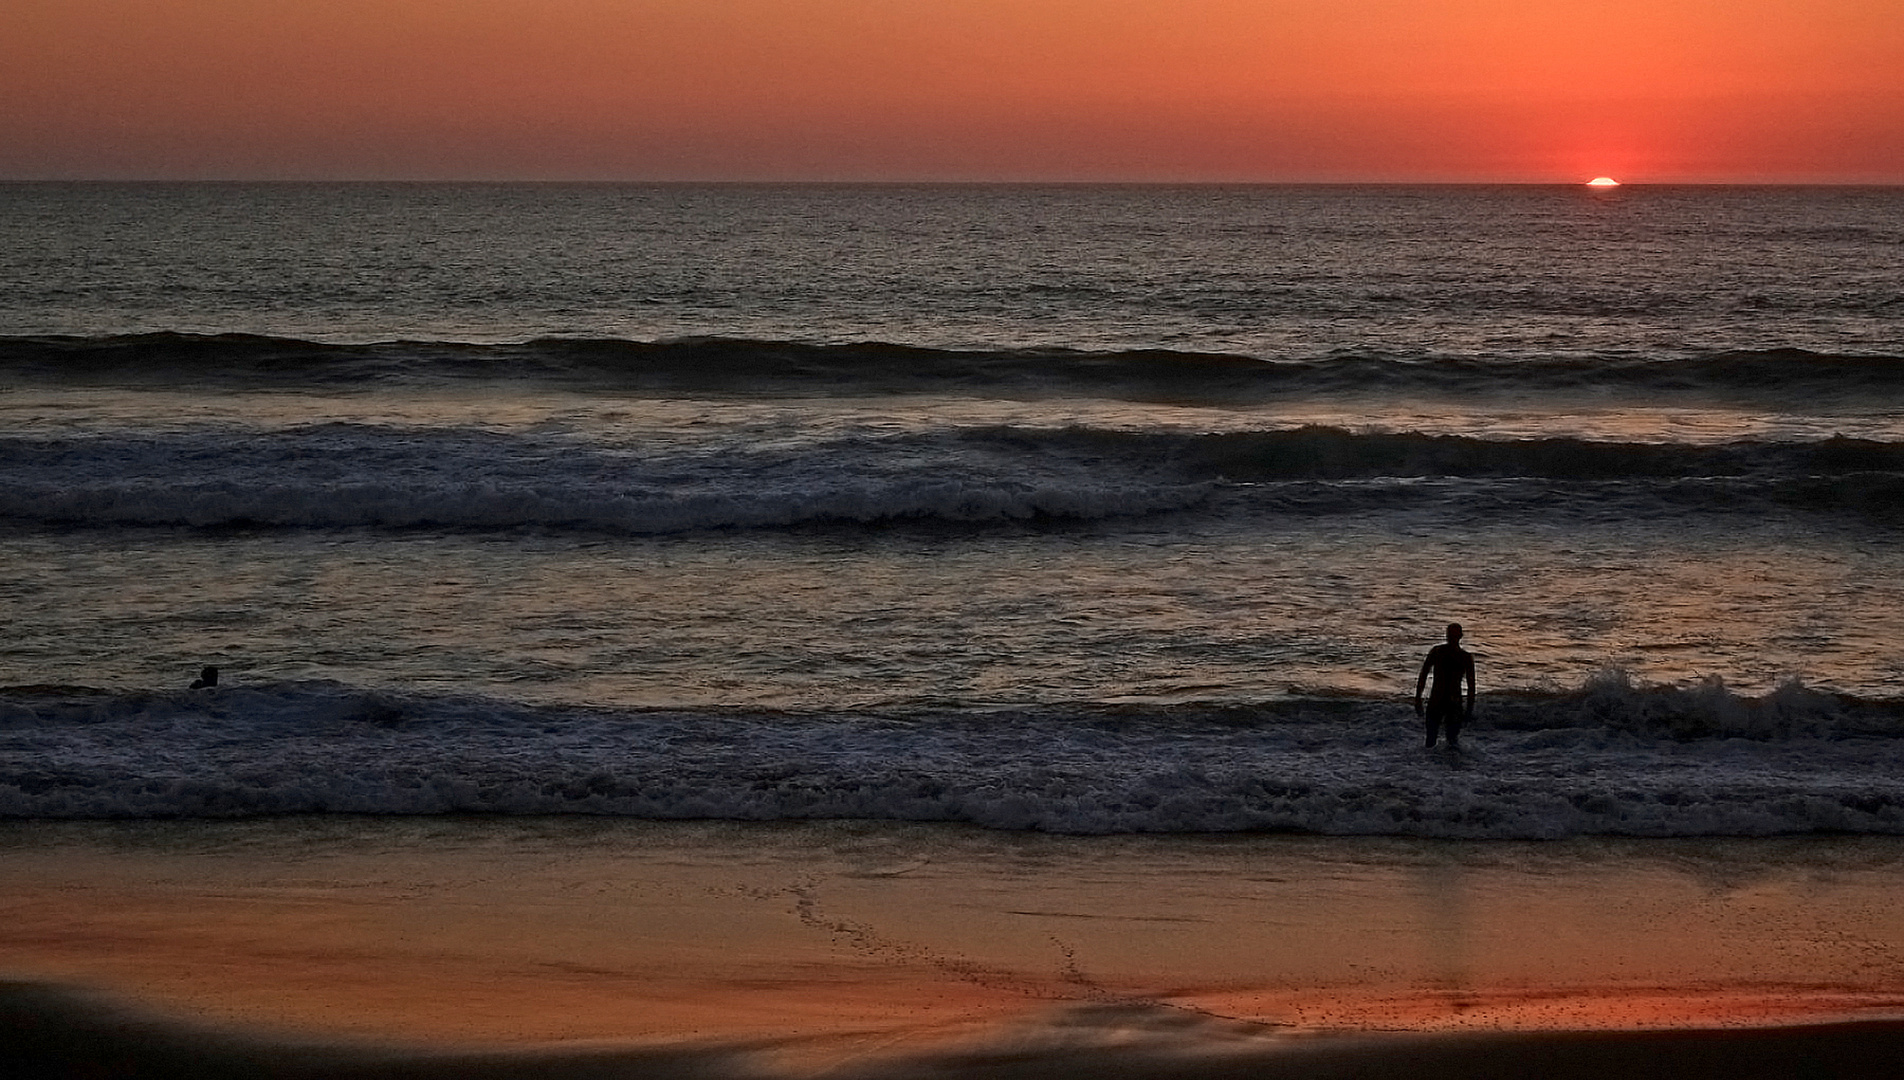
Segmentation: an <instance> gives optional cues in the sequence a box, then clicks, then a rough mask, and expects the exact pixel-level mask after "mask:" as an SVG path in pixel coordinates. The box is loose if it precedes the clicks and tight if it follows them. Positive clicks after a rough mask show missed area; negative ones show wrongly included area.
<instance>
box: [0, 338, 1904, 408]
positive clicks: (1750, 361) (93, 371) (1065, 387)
mask: <svg viewBox="0 0 1904 1080" xmlns="http://www.w3.org/2000/svg"><path fill="white" fill-rule="evenodd" d="M0 375H3V376H4V377H6V378H9V379H15V380H21V379H31V380H54V381H81V382H85V381H104V382H114V383H127V382H130V383H140V382H160V383H165V382H174V381H181V380H185V381H191V382H195V383H198V384H205V383H216V382H230V383H235V384H260V383H262V384H297V385H316V386H323V385H362V384H364V383H366V382H373V383H374V382H385V383H387V382H394V381H404V380H446V379H447V380H475V381H489V380H499V381H537V380H544V381H553V382H558V383H562V384H566V385H572V386H576V387H596V388H601V389H607V390H613V391H615V392H620V393H642V394H681V393H702V394H739V395H746V394H756V393H776V394H777V393H785V392H789V391H798V392H802V393H807V394H839V395H864V394H888V393H940V394H955V395H972V396H1004V397H1011V396H1025V395H1031V396H1037V395H1045V394H1079V395H1089V396H1101V397H1112V398H1127V399H1131V400H1158V401H1183V402H1199V401H1201V402H1211V403H1222V402H1231V403H1243V402H1264V401H1273V400H1277V399H1280V398H1284V397H1290V396H1303V395H1316V394H1331V393H1396V394H1403V393H1406V394H1450V395H1470V394H1475V393H1511V394H1526V393H1530V392H1549V393H1564V392H1616V393H1632V394H1662V393H1663V394H1697V395H1718V396H1731V397H1743V398H1748V399H1765V398H1773V399H1775V398H1777V397H1778V396H1779V395H1782V394H1790V393H1804V394H1806V395H1808V396H1810V397H1812V398H1814V399H1815V398H1817V397H1818V396H1819V395H1826V396H1835V395H1844V396H1850V397H1871V396H1875V397H1879V398H1892V397H1897V396H1900V395H1904V357H1900V356H1896V355H1835V354H1829V353H1817V352H1811V351H1807V350H1804V349H1793V348H1782V349H1764V350H1747V351H1724V352H1710V351H1707V352H1701V351H1700V350H1698V349H1697V347H1695V346H1687V347H1685V348H1682V349H1678V350H1674V351H1672V352H1670V353H1664V354H1659V355H1649V356H1637V355H1620V356H1587V357H1581V356H1503V357H1498V358H1473V357H1435V356H1432V355H1426V356H1383V355H1379V354H1369V353H1357V352H1346V353H1331V354H1328V355H1318V356H1304V357H1263V358H1259V357H1249V356H1237V355H1226V354H1216V353H1197V352H1177V351H1171V350H1165V349H1145V350H1133V351H1121V352H1119V351H1109V352H1106V351H1087V350H1073V349H1026V350H1004V351H958V350H945V349H931V348H922V347H916V346H907V345H898V344H885V343H879V342H861V343H852V344H815V343H806V342H794V341H755V340H747V339H737V338H690V339H679V340H667V341H653V342H643V341H625V340H616V339H605V340H594V339H569V338H541V339H537V340H533V341H528V342H523V343H519V344H505V345H484V344H471V343H463V342H430V341H394V342H381V343H374V344H329V343H321V342H314V341H304V340H299V339H295V338H277V337H266V336H258V335H248V334H215V335H197V334H178V333H152V334H134V335H115V336H107V337H61V336H40V337H18V336H16V337H0Z"/></svg>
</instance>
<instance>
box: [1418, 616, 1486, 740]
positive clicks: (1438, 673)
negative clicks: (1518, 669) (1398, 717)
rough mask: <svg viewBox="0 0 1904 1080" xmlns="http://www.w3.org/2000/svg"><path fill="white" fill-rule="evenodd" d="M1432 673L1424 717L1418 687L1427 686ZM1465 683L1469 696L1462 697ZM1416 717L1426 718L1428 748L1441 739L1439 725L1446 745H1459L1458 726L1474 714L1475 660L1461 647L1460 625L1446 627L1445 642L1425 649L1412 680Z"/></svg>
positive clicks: (1459, 729) (1459, 731) (1459, 732)
mask: <svg viewBox="0 0 1904 1080" xmlns="http://www.w3.org/2000/svg"><path fill="white" fill-rule="evenodd" d="M1430 672H1433V673H1434V676H1435V686H1434V689H1433V690H1430V691H1429V692H1428V710H1427V712H1426V713H1425V714H1424V713H1423V711H1422V707H1421V688H1422V687H1423V686H1424V685H1426V684H1427V682H1428V675H1429V673H1430ZM1463 683H1466V684H1467V687H1468V696H1467V699H1466V700H1465V701H1463V700H1462V697H1461V684H1463ZM1415 715H1416V716H1425V717H1426V719H1427V722H1428V745H1429V746H1433V745H1435V739H1436V738H1437V737H1439V736H1440V734H1441V728H1442V725H1444V724H1445V725H1447V728H1448V745H1449V746H1458V745H1460V738H1461V724H1462V722H1463V721H1465V720H1467V719H1468V718H1470V717H1472V716H1473V715H1474V657H1473V656H1472V655H1470V654H1469V652H1468V650H1466V649H1464V648H1462V647H1461V624H1460V623H1449V624H1448V640H1446V641H1444V642H1442V643H1441V644H1439V645H1437V646H1435V647H1434V648H1432V649H1429V650H1428V658H1427V659H1426V660H1423V661H1422V662H1421V674H1420V675H1419V676H1417V677H1416V678H1415Z"/></svg>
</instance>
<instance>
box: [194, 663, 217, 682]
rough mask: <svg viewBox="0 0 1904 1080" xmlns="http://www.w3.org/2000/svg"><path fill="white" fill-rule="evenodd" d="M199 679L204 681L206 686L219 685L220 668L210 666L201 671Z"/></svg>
mask: <svg viewBox="0 0 1904 1080" xmlns="http://www.w3.org/2000/svg"><path fill="white" fill-rule="evenodd" d="M198 681H199V682H202V683H204V684H205V685H206V686H217V685H218V669H217V668H215V667H208V668H206V669H205V670H203V671H201V672H199V673H198Z"/></svg>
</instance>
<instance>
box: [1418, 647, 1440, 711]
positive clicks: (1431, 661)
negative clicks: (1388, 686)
mask: <svg viewBox="0 0 1904 1080" xmlns="http://www.w3.org/2000/svg"><path fill="white" fill-rule="evenodd" d="M1434 666H1435V652H1434V650H1433V649H1430V650H1428V658H1427V659H1426V660H1423V661H1422V662H1421V674H1420V675H1417V676H1415V715H1416V716H1420V715H1421V688H1422V687H1424V686H1427V685H1428V670H1429V669H1430V668H1432V667H1434Z"/></svg>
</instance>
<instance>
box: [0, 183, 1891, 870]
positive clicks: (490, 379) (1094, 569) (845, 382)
mask: <svg viewBox="0 0 1904 1080" xmlns="http://www.w3.org/2000/svg"><path fill="white" fill-rule="evenodd" d="M1901 494H1904V189H1897V188H1738V187H1712V188H1704V187H1646V186H1629V187H1623V188H1618V189H1613V190H1607V191H1601V190H1587V189H1584V188H1579V187H1572V186H1554V187H1541V186H1513V187H1489V186H1435V187H1409V186H1372V187H1354V186H1322V187H1281V186H1263V187H1256V186H1234V187H1231V186H1185V187H1169V186H1129V187H1126V186H1050V187H1041V186H983V185H973V186H876V185H875V186H852V185H842V186H833V185H785V186H772V185H768V186H754V185H614V184H603V185H562V184H528V185H509V184H495V185H446V184H438V185H427V184H426V185H402V184H336V185H318V184H262V185H251V184H128V185H116V184H6V185H0V560H3V563H4V566H5V568H6V569H5V574H4V578H3V579H0V612H4V621H5V625H6V627H7V634H6V637H5V639H4V642H3V643H0V684H4V687H5V688H4V690H0V816H4V817H6V818H12V819H22V820H45V819H101V818H104V819H147V818H164V819H210V818H218V819H222V818H246V817H264V816H276V815H370V816H388V815H405V816H413V815H467V814H488V815H549V814H563V815H567V814H578V815H598V816H606V817H621V818H637V819H716V820H733V821H747V822H798V821H812V820H823V819H825V820H833V819H859V820H865V821H874V822H878V821H891V822H949V823H963V824H967V825H977V826H981V827H984V828H988V829H995V830H1009V831H1040V832H1051V833H1075V834H1124V833H1173V834H1184V833H1260V832H1293V833H1314V834H1329V835H1383V836H1408V837H1423V838H1444V839H1554V838H1566V837H1581V836H1608V835H1611V836H1636V837H1681V838H1687V837H1733V836H1765V835H1777V834H1814V833H1851V834H1860V833H1862V834H1899V833H1904V767H1901V766H1904V533H1901V532H1900V526H1904V501H1901V500H1900V495H1901ZM1451 621H1455V622H1460V623H1461V624H1463V626H1464V627H1465V628H1466V633H1467V638H1466V644H1467V645H1468V646H1469V647H1470V648H1471V650H1472V651H1473V652H1474V654H1475V656H1476V660H1477V665H1478V683H1479V690H1480V697H1479V703H1478V706H1477V709H1476V715H1475V718H1474V720H1473V722H1472V723H1471V724H1470V725H1469V727H1468V729H1467V731H1466V732H1465V733H1464V739H1463V745H1462V748H1461V749H1460V750H1459V751H1450V750H1448V749H1446V748H1439V749H1436V750H1424V748H1423V746H1422V742H1423V739H1422V734H1421V729H1420V722H1419V721H1418V720H1417V719H1416V717H1415V715H1414V711H1413V709H1412V707H1411V704H1410V698H1411V696H1412V693H1413V690H1414V682H1415V677H1416V673H1417V670H1418V668H1419V665H1420V663H1421V660H1422V657H1423V655H1424V654H1425V652H1426V651H1427V649H1428V648H1429V647H1430V646H1432V645H1434V644H1436V643H1437V642H1438V641H1439V640H1440V639H1441V637H1442V628H1443V627H1444V625H1445V624H1447V623H1448V622H1451ZM206 665H213V666H216V667H217V668H218V670H219V673H220V679H219V682H218V685H217V686H216V687H215V688H213V689H209V690H193V689H188V688H187V687H188V684H189V683H190V682H191V681H192V680H193V679H194V677H195V676H196V675H197V674H198V672H199V669H200V668H201V667H203V666H206Z"/></svg>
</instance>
